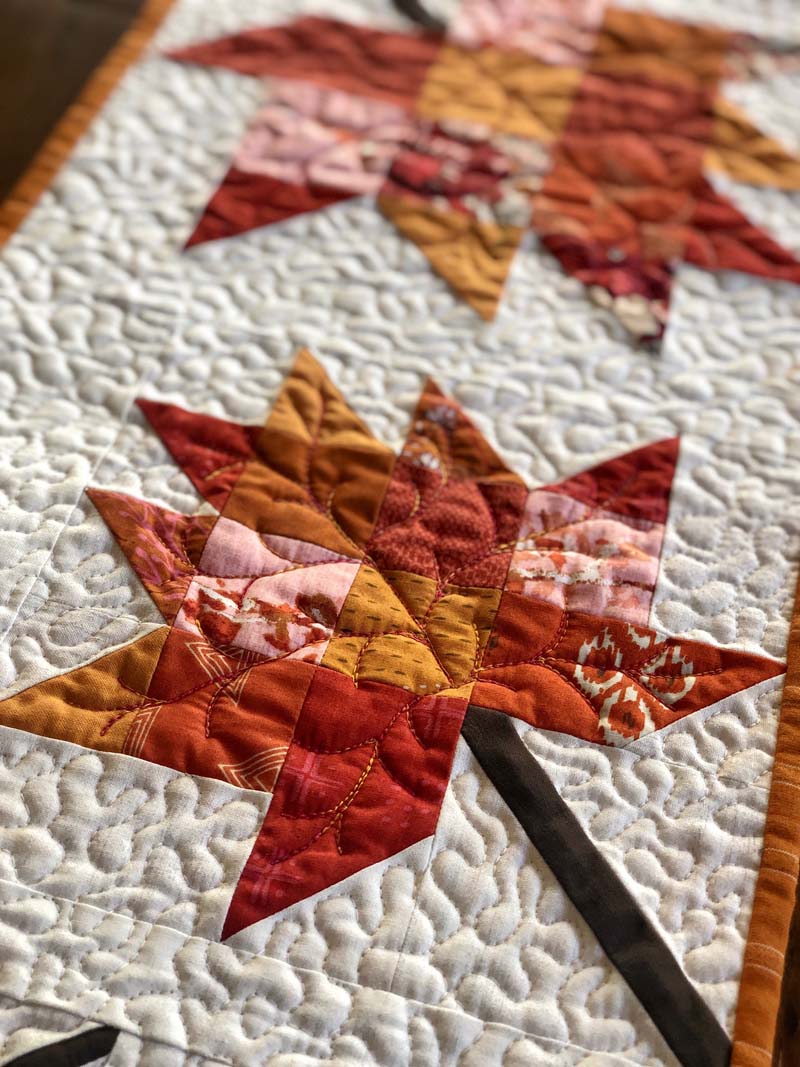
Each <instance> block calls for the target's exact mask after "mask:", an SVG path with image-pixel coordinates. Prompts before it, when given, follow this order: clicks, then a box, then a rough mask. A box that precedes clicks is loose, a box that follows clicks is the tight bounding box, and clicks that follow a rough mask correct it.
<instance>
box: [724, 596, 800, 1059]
mask: <svg viewBox="0 0 800 1067" xmlns="http://www.w3.org/2000/svg"><path fill="white" fill-rule="evenodd" d="M799 874H800V583H798V591H797V595H796V598H795V604H794V610H793V613H792V626H791V631H790V634H789V648H788V651H787V667H786V681H785V683H784V688H783V702H782V705H781V717H780V724H779V726H778V739H777V745H776V749H775V763H774V765H773V770H772V790H771V792H770V798H769V808H768V810H767V824H766V828H765V831H764V848H763V851H762V853H761V870H760V872H759V875H758V882H757V884H756V895H755V901H754V902H753V915H752V918H751V920H750V930H749V932H748V935H747V946H746V948H745V954H744V964H743V967H742V981H741V985H740V987H739V1005H738V1008H737V1012H736V1026H735V1029H734V1034H733V1056H732V1058H731V1067H790V1065H791V1064H794V1063H796V1062H800V1061H796V1060H794V1059H790V1058H787V1055H786V1054H787V1052H788V1049H787V1048H786V1042H787V1037H788V1035H787V1025H788V1023H789V1020H788V1018H787V1015H791V1011H787V1009H788V1008H790V1005H788V1004H783V1005H782V1000H786V999H787V996H789V997H791V991H792V989H793V988H795V987H796V985H797V978H798V975H797V974H795V975H794V976H793V975H792V973H791V972H792V971H793V970H796V969H797V968H798V966H799V965H800V958H798V953H797V951H796V949H797V948H798V947H800V946H795V951H790V948H791V944H790V942H791V941H792V940H794V939H796V938H797V937H798V934H800V927H799V926H798V922H797V917H795V908H796V901H797V887H798V875H799ZM793 917H795V921H794V930H792V926H793V922H792V920H793ZM787 959H788V960H789V961H791V962H790V963H789V964H788V965H787ZM795 1039H796V1038H795Z"/></svg>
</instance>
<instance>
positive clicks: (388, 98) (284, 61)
mask: <svg viewBox="0 0 800 1067" xmlns="http://www.w3.org/2000/svg"><path fill="white" fill-rule="evenodd" d="M551 8H552V5H551V6H550V7H549V8H548V11H547V12H544V13H540V14H537V13H536V11H535V10H533V8H532V10H531V12H530V13H528V14H524V13H523V12H522V11H521V8H520V7H519V5H503V4H495V3H492V2H491V0H467V2H465V4H464V5H463V7H462V9H461V10H460V11H459V13H458V14H457V15H456V16H455V18H454V20H453V23H452V25H450V26H449V27H448V28H447V30H446V32H442V33H438V34H437V33H435V32H428V33H424V34H422V33H420V34H413V33H408V34H398V33H389V32H386V31H382V30H367V29H364V28H362V27H358V26H348V25H346V24H344V23H341V22H337V21H335V20H332V19H320V18H302V19H299V20H297V21H295V22H292V23H289V24H287V25H284V26H275V27H269V28H264V29H254V30H247V31H244V32H242V33H239V34H236V35H234V36H231V37H226V38H222V39H219V40H216V41H209V42H201V43H199V44H197V45H194V46H191V47H189V48H185V49H182V50H180V51H178V52H175V53H173V58H175V59H178V60H181V61H184V62H195V63H200V64H204V65H212V66H223V67H227V68H230V69H233V70H235V71H238V72H239V73H241V74H243V75H249V76H258V77H264V76H266V77H267V78H268V79H270V80H269V81H268V83H267V98H266V101H265V105H264V107H263V109H262V110H261V111H260V112H259V113H258V114H257V115H256V116H255V118H254V120H253V123H252V125H251V127H250V129H249V130H248V132H247V134H246V136H245V138H244V141H243V142H242V144H241V146H240V148H239V149H238V150H237V153H236V155H235V158H234V160H233V165H232V167H231V169H230V171H229V173H228V175H227V177H226V178H225V179H224V180H223V182H222V185H221V186H220V188H219V189H218V190H217V192H216V193H215V194H214V195H213V196H212V198H211V200H210V201H209V203H208V206H207V208H206V210H205V211H204V212H203V214H202V216H201V218H200V220H199V222H198V224H197V227H196V229H195V231H194V233H193V234H192V235H191V236H190V237H189V240H188V245H198V244H202V243H203V242H205V241H209V240H214V239H217V238H222V237H233V236H235V235H236V234H241V233H244V232H246V231H248V230H251V229H254V228H256V227H259V226H263V225H271V224H273V223H276V222H281V221H283V220H285V219H288V218H291V217H293V216H295V215H297V214H300V213H303V212H307V211H316V210H319V209H321V208H324V207H326V206H327V205H329V204H332V203H334V202H336V201H340V200H343V199H346V198H348V197H354V196H363V195H371V196H376V197H377V201H378V204H379V206H380V209H381V210H382V212H383V214H384V215H385V216H386V217H387V218H388V219H389V220H390V221H391V222H392V223H393V224H394V225H395V226H396V227H397V229H398V230H399V231H400V232H401V233H402V234H403V235H404V236H405V237H407V238H408V239H409V240H411V241H412V242H413V243H414V244H415V245H416V246H417V247H418V248H419V249H420V251H421V252H422V253H423V255H424V256H425V257H426V259H427V260H428V262H429V264H430V266H431V267H432V268H433V270H434V271H435V272H436V273H437V274H439V275H440V276H441V277H442V278H444V279H445V280H446V281H447V282H448V284H449V285H450V286H451V287H452V289H453V290H454V292H455V293H456V294H457V295H458V296H459V297H461V298H462V299H463V300H466V301H467V302H468V303H469V304H470V305H471V306H472V307H473V308H474V309H475V311H476V312H477V313H478V314H479V315H480V316H481V317H483V318H484V319H487V320H491V319H492V318H494V316H495V315H496V314H497V311H498V308H499V307H501V304H502V294H503V290H504V287H505V284H506V281H507V279H508V276H509V272H510V270H511V267H512V263H513V260H514V257H515V254H516V252H517V250H518V248H519V246H520V244H521V240H522V235H523V233H524V231H526V230H528V229H532V230H533V231H534V233H535V234H536V235H537V236H538V238H539V240H540V242H541V245H542V247H543V248H544V249H546V250H547V251H549V252H550V253H551V254H552V255H553V256H555V258H556V259H557V260H558V261H559V263H560V264H561V266H562V267H563V269H564V270H565V271H567V272H568V273H569V274H570V275H572V276H574V277H575V278H577V279H579V280H580V281H581V282H583V283H584V284H585V285H586V286H587V288H588V289H589V292H590V294H591V296H592V298H593V299H594V300H595V301H596V302H597V303H599V304H601V305H603V306H604V307H607V308H608V309H610V310H611V311H612V312H614V313H615V314H616V316H617V317H618V318H619V320H620V321H621V322H622V323H623V325H624V326H625V327H626V328H627V329H628V330H629V332H630V333H631V334H632V335H633V336H634V337H635V338H637V339H639V340H641V341H648V342H652V341H654V340H657V339H658V338H659V337H660V336H661V335H662V334H663V331H664V328H665V324H666V322H667V319H668V314H669V303H670V297H671V292H672V286H673V277H674V272H675V267H676V265H677V264H679V263H689V264H692V265H694V266H697V267H700V268H702V269H704V270H710V271H717V270H736V271H743V272H745V273H750V274H754V275H758V276H761V277H765V278H775V279H779V280H784V281H789V282H793V283H796V282H798V281H800V264H799V263H798V261H797V260H796V258H795V257H794V255H793V254H792V253H791V252H790V251H788V250H787V249H785V248H783V247H782V245H781V244H780V242H779V241H778V240H777V239H774V238H772V237H771V236H770V235H769V234H768V233H767V232H766V231H764V230H763V229H762V228H760V227H759V226H757V225H754V224H752V223H751V222H750V221H749V219H748V218H747V217H746V216H745V215H744V214H743V213H742V212H741V211H740V210H739V209H738V208H737V207H736V206H735V205H734V203H733V202H732V201H731V200H730V199H728V198H727V197H726V196H723V195H722V194H720V193H718V192H717V191H716V190H715V189H714V186H713V185H712V184H711V182H710V181H709V178H708V174H709V173H715V172H716V173H723V174H725V175H727V176H729V177H731V178H733V179H734V180H736V181H740V182H748V183H751V184H756V185H764V186H773V187H777V188H781V189H789V190H796V189H798V188H800V159H798V158H797V157H796V156H795V155H794V154H793V153H792V152H791V151H790V150H788V149H786V148H784V147H783V146H782V145H780V144H779V143H778V142H777V141H776V140H775V139H774V138H771V137H768V136H766V135H764V134H762V133H761V132H760V131H759V129H758V128H757V126H756V125H755V124H754V123H752V122H751V121H750V120H749V119H748V118H747V116H745V115H743V114H742V113H741V112H739V111H738V110H737V109H736V108H735V107H733V105H731V104H730V103H729V102H728V101H726V100H725V99H724V97H723V96H722V95H721V92H720V85H721V83H722V79H723V78H724V77H727V76H730V75H731V74H732V73H733V70H734V65H733V64H732V63H731V62H730V57H732V56H734V57H736V58H737V60H738V61H739V64H738V69H739V71H740V72H741V71H745V72H746V70H747V62H746V57H747V55H748V53H750V52H754V51H755V50H756V49H757V48H758V47H759V46H758V45H757V43H756V42H755V41H753V40H751V39H746V38H743V37H740V36H737V35H735V34H733V33H730V32H728V31H726V30H723V29H720V28H717V27H713V26H698V25H692V26H689V25H687V24H684V23H681V22H679V21H676V20H672V19H666V18H662V17H659V16H656V15H653V14H649V13H641V12H636V11H632V10H628V9H624V10H623V9H617V8H614V7H613V6H608V7H604V5H602V4H601V3H600V2H599V0H570V2H567V0H565V2H564V5H563V11H562V17H561V18H559V19H556V18H554V16H553V12H552V10H551ZM743 57H744V60H745V61H744V62H742V60H743ZM288 128H292V129H294V130H295V131H302V132H299V133H297V135H296V136H294V137H292V138H287V137H286V136H284V135H283V132H282V131H285V130H286V129H288Z"/></svg>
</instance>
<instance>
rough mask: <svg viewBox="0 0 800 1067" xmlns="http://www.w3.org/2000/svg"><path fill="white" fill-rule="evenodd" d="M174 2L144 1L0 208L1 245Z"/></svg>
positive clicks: (54, 172)
mask: <svg viewBox="0 0 800 1067" xmlns="http://www.w3.org/2000/svg"><path fill="white" fill-rule="evenodd" d="M172 3H173V0H144V3H143V5H142V8H141V10H140V11H139V14H138V15H137V16H136V17H135V19H134V20H133V22H132V23H131V25H130V26H129V27H128V29H127V30H126V31H125V32H124V33H123V34H122V36H121V37H120V38H119V40H118V41H117V43H116V44H115V45H114V47H113V48H112V49H111V51H110V52H109V53H108V55H107V56H106V58H105V59H104V60H103V62H102V63H101V64H100V65H99V66H98V67H97V68H96V69H95V70H94V72H93V74H92V75H91V77H90V78H89V80H88V82H87V83H86V84H85V85H84V87H83V89H82V90H81V92H80V94H79V96H78V98H77V99H76V100H75V101H74V102H73V103H72V104H71V105H70V106H69V108H67V110H66V111H65V112H64V114H63V115H62V116H61V118H60V119H59V121H58V122H57V123H56V125H55V127H54V128H53V130H52V132H51V133H50V134H49V136H48V137H47V140H46V141H45V142H44V144H43V145H42V147H41V148H40V149H39V151H38V152H37V153H36V155H35V156H34V158H33V161H32V162H31V163H30V165H29V166H28V168H27V169H26V171H25V173H24V174H23V175H22V177H21V178H20V179H19V181H18V182H17V183H16V185H15V186H14V188H13V189H12V190H11V192H10V193H9V194H8V196H7V197H6V199H5V200H4V201H3V202H2V204H0V245H3V244H5V243H6V241H7V240H8V239H9V237H11V235H12V234H13V233H14V232H15V230H16V229H17V228H18V227H19V225H20V224H21V223H22V221H23V219H24V218H25V216H26V215H27V214H28V212H29V211H30V210H31V208H32V207H33V206H34V204H35V203H36V201H37V200H38V199H39V197H40V196H41V195H42V193H43V192H44V190H45V189H46V188H47V187H48V185H49V184H50V182H51V181H52V180H53V178H54V177H55V175H56V173H57V172H58V170H59V169H60V167H61V165H62V164H63V163H64V161H65V160H66V159H67V157H68V156H69V154H70V153H71V152H72V150H73V148H74V147H75V144H76V142H77V141H78V138H79V137H81V136H82V134H83V133H84V132H85V131H86V129H87V128H88V126H89V124H90V123H91V121H92V119H93V118H94V117H95V115H96V114H97V112H98V111H99V110H100V108H101V107H102V106H103V104H104V103H105V102H106V100H107V98H108V97H109V95H110V94H111V92H112V90H113V89H114V88H115V86H116V84H117V82H118V81H119V80H120V78H121V77H122V75H123V74H124V73H125V71H126V70H127V69H128V67H129V66H130V65H131V64H132V63H135V62H136V60H137V59H138V58H139V56H140V55H141V54H142V52H143V51H144V49H145V48H146V47H147V45H148V43H149V42H150V39H151V38H152V36H153V34H154V33H155V31H156V30H157V29H158V26H159V25H160V23H161V21H162V19H163V18H164V16H165V15H166V14H167V12H168V11H169V9H170V7H171V6H172Z"/></svg>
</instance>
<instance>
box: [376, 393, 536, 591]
mask: <svg viewBox="0 0 800 1067" xmlns="http://www.w3.org/2000/svg"><path fill="white" fill-rule="evenodd" d="M526 499H527V489H526V488H525V486H524V484H523V483H522V481H521V480H520V479H519V478H517V476H516V475H514V474H512V472H511V471H509V470H508V468H507V467H506V466H505V464H504V463H503V461H502V460H501V459H500V457H499V456H498V455H497V453H496V452H495V451H494V450H493V449H492V448H491V446H490V445H489V444H488V442H487V441H486V440H485V438H484V437H483V436H482V434H481V433H480V432H479V431H478V430H477V428H476V427H475V426H474V425H473V424H472V422H470V420H469V419H468V418H467V416H466V415H465V414H464V412H463V411H462V409H461V408H460V407H459V406H458V404H456V403H454V402H453V401H452V400H450V399H449V398H447V397H445V396H444V395H443V393H442V392H441V390H440V389H439V387H438V386H437V385H436V384H435V382H432V381H428V382H427V383H426V387H425V391H424V393H423V395H422V397H421V399H420V402H419V405H418V407H417V410H416V412H415V414H414V418H413V421H412V425H411V430H410V432H409V435H408V438H407V439H406V443H405V446H404V448H403V451H402V453H401V455H400V456H399V458H398V460H397V463H396V464H395V468H394V471H393V474H392V479H391V481H390V483H389V487H388V489H387V491H386V496H385V497H384V501H383V507H382V508H381V512H380V515H379V517H378V522H377V526H376V531H375V534H374V536H373V537H372V539H371V541H370V542H369V545H368V546H367V551H368V553H369V555H370V557H371V558H372V559H373V560H374V561H375V563H376V565H377V566H378V568H379V569H384V570H402V571H411V572H413V573H415V574H422V575H425V576H426V577H428V578H433V579H435V580H436V581H437V582H438V583H439V585H440V586H443V585H445V584H446V583H448V582H451V583H460V584H469V582H468V579H469V576H470V573H471V571H472V570H473V568H475V567H478V568H479V574H480V579H476V584H479V585H491V586H492V587H493V588H500V587H501V586H502V584H503V581H504V580H505V575H506V571H507V569H508V559H507V558H506V559H505V561H503V560H502V559H501V558H500V557H499V556H498V557H497V558H492V557H493V556H495V554H497V553H498V549H500V546H501V545H503V544H504V542H505V541H507V540H510V539H511V538H514V537H516V535H517V531H518V530H519V524H520V520H521V518H522V512H523V510H524V507H525V501H526ZM504 562H505V566H504ZM473 577H474V575H473Z"/></svg>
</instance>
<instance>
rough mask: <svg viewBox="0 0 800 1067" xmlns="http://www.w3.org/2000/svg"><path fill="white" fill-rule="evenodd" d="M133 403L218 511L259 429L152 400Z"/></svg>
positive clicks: (252, 445) (253, 443)
mask: <svg viewBox="0 0 800 1067" xmlns="http://www.w3.org/2000/svg"><path fill="white" fill-rule="evenodd" d="M136 403H137V404H138V405H139V407H140V408H141V410H142V412H143V413H144V415H145V417H146V418H147V421H148V422H149V423H150V425H151V426H152V427H153V429H154V430H155V431H156V433H157V434H158V436H159V437H160V438H161V440H162V441H163V442H164V444H165V446H166V447H167V448H168V449H169V451H170V453H171V454H172V456H173V458H174V460H175V462H176V463H177V464H178V465H179V466H180V468H181V470H182V471H183V472H184V474H186V475H187V477H188V478H189V479H190V480H191V482H192V484H193V485H194V486H195V488H196V489H197V491H198V492H199V493H201V494H202V495H203V496H204V497H205V498H206V500H208V502H209V503H210V504H213V505H214V507H215V508H217V509H218V510H219V511H222V509H223V508H224V507H225V504H226V502H227V500H228V497H229V496H230V494H231V491H232V489H233V487H234V486H235V485H236V482H237V481H238V480H239V476H240V474H241V473H242V469H243V467H244V465H245V463H247V461H248V460H249V459H251V458H252V457H253V456H254V454H255V443H256V441H257V440H258V438H259V436H260V435H261V432H262V427H261V426H241V425H240V424H239V423H236V422H227V421H225V420H224V419H216V418H214V416H213V415H198V414H196V413H195V412H192V411H184V409H183V408H179V407H176V406H175V405H174V404H161V403H158V402H156V401H155V400H137V401H136Z"/></svg>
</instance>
